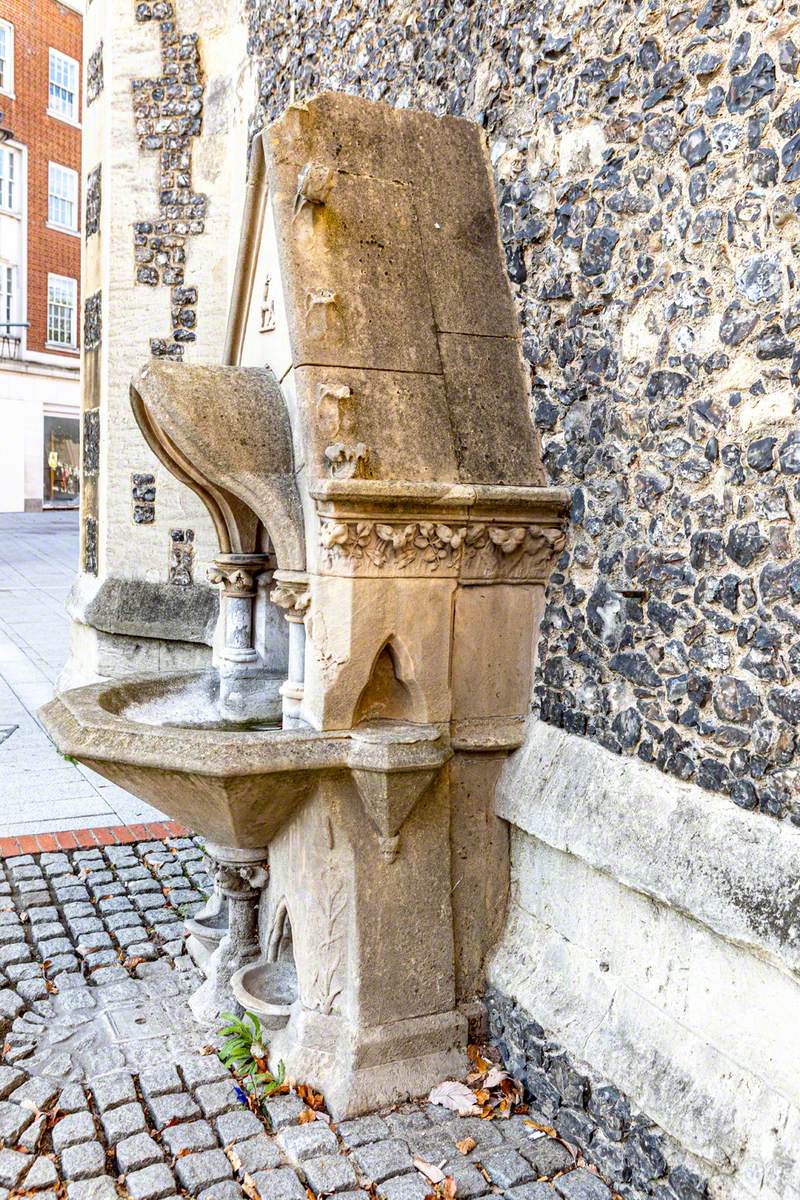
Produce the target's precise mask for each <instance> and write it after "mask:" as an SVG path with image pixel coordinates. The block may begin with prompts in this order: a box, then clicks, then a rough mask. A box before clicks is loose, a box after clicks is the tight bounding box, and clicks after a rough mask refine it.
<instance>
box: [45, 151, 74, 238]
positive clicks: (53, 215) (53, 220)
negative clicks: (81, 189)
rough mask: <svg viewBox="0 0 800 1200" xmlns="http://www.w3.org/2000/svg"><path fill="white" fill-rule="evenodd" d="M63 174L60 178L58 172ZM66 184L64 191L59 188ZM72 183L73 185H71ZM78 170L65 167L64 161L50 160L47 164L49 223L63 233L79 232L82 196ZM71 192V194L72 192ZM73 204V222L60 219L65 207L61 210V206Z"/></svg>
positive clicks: (52, 227)
mask: <svg viewBox="0 0 800 1200" xmlns="http://www.w3.org/2000/svg"><path fill="white" fill-rule="evenodd" d="M59 172H60V174H61V177H62V178H61V179H60V180H59V178H58V173H59ZM61 185H65V187H64V190H63V191H58V190H57V189H58V188H59V187H60V186H61ZM69 185H71V187H70V186H69ZM78 186H79V185H78V172H77V171H73V169H72V167H65V166H63V164H62V163H57V162H48V164H47V224H48V225H49V227H50V228H51V229H58V230H60V231H61V232H62V233H77V232H78V211H79V201H80V196H79V194H78ZM70 193H71V194H70ZM65 205H71V206H72V224H68V223H67V222H65V221H61V220H59V215H61V213H63V207H62V208H61V210H60V212H59V206H65Z"/></svg>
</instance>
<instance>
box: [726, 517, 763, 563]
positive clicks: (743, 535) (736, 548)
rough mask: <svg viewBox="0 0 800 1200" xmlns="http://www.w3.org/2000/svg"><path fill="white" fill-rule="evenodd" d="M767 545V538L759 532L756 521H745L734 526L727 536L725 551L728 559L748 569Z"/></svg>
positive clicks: (759, 527) (759, 528)
mask: <svg viewBox="0 0 800 1200" xmlns="http://www.w3.org/2000/svg"><path fill="white" fill-rule="evenodd" d="M768 545H769V538H768V537H767V536H766V534H764V533H763V532H762V530H761V526H760V525H759V523H758V521H747V522H746V523H745V524H744V525H734V526H733V527H732V528H731V531H730V533H729V534H728V541H727V543H726V546H725V549H726V551H727V553H728V557H729V558H732V559H733V561H734V562H735V563H737V564H738V565H739V566H740V567H749V566H750V564H751V563H752V562H754V561H755V559H756V558H757V557H758V555H759V554H760V553H761V552H762V550H765V549H766V547H767V546H768Z"/></svg>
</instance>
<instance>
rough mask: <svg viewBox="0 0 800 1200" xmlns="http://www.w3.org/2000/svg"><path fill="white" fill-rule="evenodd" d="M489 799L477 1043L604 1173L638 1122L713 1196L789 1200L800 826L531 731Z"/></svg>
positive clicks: (622, 1157)
mask: <svg viewBox="0 0 800 1200" xmlns="http://www.w3.org/2000/svg"><path fill="white" fill-rule="evenodd" d="M497 796H498V798H497V812H498V813H499V815H500V816H502V817H504V818H505V819H506V820H508V821H509V822H510V824H511V839H510V840H511V899H510V903H509V909H508V916H507V920H506V925H505V928H504V931H503V936H502V938H501V940H500V943H499V945H498V947H497V949H496V951H495V953H494V955H493V957H492V959H491V961H490V963H489V967H488V976H489V982H490V985H491V986H492V987H493V988H494V990H495V993H496V994H497V995H498V996H499V997H500V999H499V1000H497V1001H496V1002H495V1005H494V1008H495V1013H494V1018H493V1019H494V1030H495V1036H496V1037H497V1038H498V1039H499V1040H500V1041H501V1042H502V1043H503V1045H504V1047H505V1050H504V1052H505V1053H506V1055H507V1057H508V1060H509V1063H510V1065H511V1066H512V1068H513V1069H514V1070H515V1071H521V1072H523V1073H524V1074H525V1075H526V1078H527V1080H528V1085H529V1087H530V1089H531V1092H532V1094H533V1096H534V1103H535V1104H536V1105H537V1106H538V1108H539V1110H540V1111H541V1113H542V1115H543V1116H545V1117H547V1119H548V1122H549V1123H551V1124H555V1125H556V1127H557V1128H558V1129H559V1130H560V1132H562V1133H563V1134H564V1136H565V1137H567V1139H568V1140H571V1141H574V1142H577V1143H578V1144H580V1145H581V1146H582V1148H584V1149H585V1150H586V1152H587V1156H589V1157H593V1158H594V1161H596V1162H597V1165H598V1167H600V1168H601V1169H602V1168H603V1167H604V1166H605V1168H607V1173H608V1174H609V1176H611V1177H613V1178H614V1179H619V1178H622V1179H623V1180H625V1179H626V1174H625V1171H626V1170H628V1166H627V1165H626V1163H627V1160H626V1155H633V1157H634V1159H636V1162H638V1151H636V1152H635V1153H634V1151H633V1150H631V1151H629V1150H628V1149H627V1145H628V1143H629V1142H630V1140H631V1138H632V1137H633V1135H634V1132H635V1130H636V1129H637V1128H638V1127H639V1122H640V1120H641V1119H640V1118H635V1117H634V1116H633V1115H631V1114H632V1112H633V1110H638V1111H639V1112H644V1113H646V1114H647V1118H648V1119H649V1120H651V1121H652V1122H654V1123H655V1124H656V1125H657V1126H658V1127H659V1128H660V1130H661V1131H663V1134H664V1135H665V1137H666V1139H667V1140H665V1141H664V1142H663V1149H662V1152H663V1153H664V1154H665V1155H666V1158H667V1160H668V1162H669V1163H670V1164H671V1165H673V1173H674V1171H679V1170H683V1169H685V1170H688V1171H690V1172H691V1173H692V1174H693V1175H696V1176H697V1177H698V1178H701V1177H705V1178H706V1179H707V1180H708V1195H709V1196H710V1197H713V1198H714V1200H755V1198H758V1200H788V1198H789V1197H792V1198H793V1200H798V1197H800V1161H799V1160H798V1155H797V1153H796V1151H797V1146H798V1144H800V1023H798V1021H797V1020H796V1015H797V1013H798V1012H800V961H799V958H800V944H798V935H797V897H798V895H800V830H798V829H796V828H794V827H793V826H792V825H790V824H789V823H787V822H782V823H778V822H773V821H765V820H764V819H763V817H762V816H760V814H757V813H756V814H753V813H749V812H745V811H743V810H741V809H739V808H737V807H736V806H735V805H732V804H731V803H730V801H729V800H727V799H724V798H722V797H719V796H717V795H715V794H714V793H712V792H708V791H705V790H703V789H701V788H699V787H697V786H695V785H693V784H689V783H683V782H681V781H680V780H674V781H669V780H665V778H664V776H663V774H662V773H660V772H659V771H657V770H656V769H655V768H654V767H652V766H650V765H648V764H645V763H642V762H640V761H638V760H636V759H627V758H621V757H620V756H619V755H616V754H612V753H610V752H609V751H606V750H603V749H602V748H600V747H599V746H597V745H596V744H595V743H592V742H590V741H589V740H588V739H586V738H581V737H577V736H575V735H573V734H569V733H567V732H565V731H563V730H559V729H554V728H553V727H551V726H548V725H545V724H543V723H542V722H534V723H533V725H532V726H531V729H530V731H529V735H528V738H527V740H526V743H525V746H524V747H523V748H522V749H521V750H520V751H519V752H518V753H517V754H516V755H514V756H513V757H512V759H511V760H510V761H509V764H508V767H507V768H506V770H505V771H504V774H503V776H502V777H501V780H500V784H499V786H498V793H497ZM537 1023H538V1024H537ZM537 1030H538V1032H537ZM549 1039H552V1044H551V1043H550V1041H549ZM543 1042H544V1043H546V1044H542V1043H543ZM584 1064H589V1065H588V1066H587V1065H584ZM605 1080H610V1081H613V1082H612V1083H611V1084H606V1083H604V1082H603V1081H605ZM618 1089H619V1090H618ZM622 1092H624V1093H625V1094H626V1096H627V1099H623V1098H621V1095H620V1093H622ZM559 1122H560V1123H559ZM637 1138H638V1134H637ZM639 1140H641V1139H639ZM635 1144H636V1142H635V1141H634V1145H635ZM670 1147H671V1149H670ZM658 1164H659V1165H661V1163H660V1160H658ZM674 1164H678V1165H677V1166H675V1165H674ZM620 1168H622V1170H623V1174H622V1176H620ZM634 1168H635V1169H636V1171H638V1172H639V1174H641V1171H640V1170H639V1167H638V1166H636V1163H635V1162H632V1163H631V1165H630V1171H631V1172H633V1171H634ZM637 1178H638V1176H637ZM637 1178H634V1177H633V1175H631V1176H630V1178H629V1180H628V1183H626V1186H628V1187H630V1188H632V1189H633V1190H631V1191H629V1192H628V1193H627V1194H626V1193H624V1192H623V1193H621V1194H623V1195H626V1200H627V1196H630V1197H631V1198H632V1200H640V1197H641V1196H650V1195H652V1196H654V1197H658V1200H672V1196H673V1194H674V1195H675V1196H677V1197H679V1200H696V1197H697V1196H698V1195H703V1194H704V1193H703V1191H702V1187H701V1185H699V1184H698V1185H695V1184H694V1183H684V1182H682V1183H681V1185H680V1186H679V1187H678V1186H676V1184H675V1181H674V1178H673V1177H672V1175H670V1179H672V1182H671V1183H670V1185H669V1186H670V1187H671V1188H672V1190H671V1191H670V1190H666V1191H659V1190H658V1189H659V1187H663V1186H665V1185H664V1183H663V1172H662V1175H661V1176H659V1175H658V1174H654V1175H653V1177H652V1178H647V1179H643V1180H642V1181H641V1182H637ZM656 1180H658V1184H657V1185H656V1182H655V1181H656ZM697 1187H701V1190H700V1191H698V1190H697ZM637 1188H638V1190H636V1189H637ZM648 1188H649V1189H650V1190H648ZM693 1189H694V1190H693Z"/></svg>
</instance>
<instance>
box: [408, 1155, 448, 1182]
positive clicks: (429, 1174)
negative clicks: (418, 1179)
mask: <svg viewBox="0 0 800 1200" xmlns="http://www.w3.org/2000/svg"><path fill="white" fill-rule="evenodd" d="M414 1166H415V1167H416V1168H417V1170H418V1171H419V1173H420V1175H424V1176H425V1178H426V1179H427V1180H428V1182H429V1183H432V1184H433V1185H434V1186H436V1184H437V1183H443V1182H444V1171H443V1170H442V1168H441V1167H437V1166H434V1164H433V1163H429V1162H425V1159H424V1158H415V1159H414Z"/></svg>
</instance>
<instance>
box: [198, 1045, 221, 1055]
mask: <svg viewBox="0 0 800 1200" xmlns="http://www.w3.org/2000/svg"><path fill="white" fill-rule="evenodd" d="M200 1053H201V1055H203V1056H208V1055H209V1054H216V1053H217V1052H216V1050H215V1049H214V1047H213V1046H201V1047H200Z"/></svg>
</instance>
